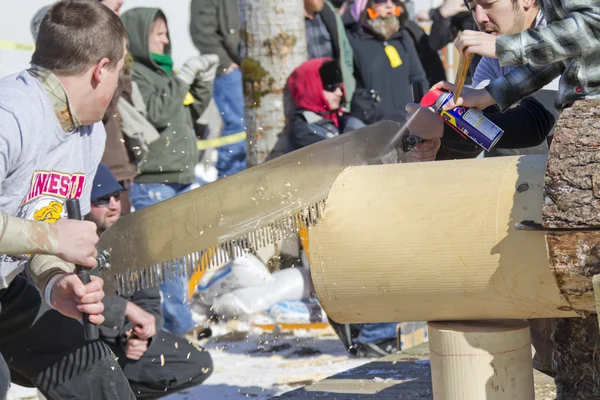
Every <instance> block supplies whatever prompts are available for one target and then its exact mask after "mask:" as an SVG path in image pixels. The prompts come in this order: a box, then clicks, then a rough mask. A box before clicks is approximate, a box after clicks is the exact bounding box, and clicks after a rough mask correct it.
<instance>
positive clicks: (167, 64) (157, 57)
mask: <svg viewBox="0 0 600 400" xmlns="http://www.w3.org/2000/svg"><path fill="white" fill-rule="evenodd" d="M150 55H151V56H152V59H153V60H154V61H155V62H156V63H157V64H158V66H159V67H161V68H162V70H163V71H165V72H166V73H167V75H168V76H171V74H172V73H173V57H171V55H170V54H156V53H151V54H150Z"/></svg>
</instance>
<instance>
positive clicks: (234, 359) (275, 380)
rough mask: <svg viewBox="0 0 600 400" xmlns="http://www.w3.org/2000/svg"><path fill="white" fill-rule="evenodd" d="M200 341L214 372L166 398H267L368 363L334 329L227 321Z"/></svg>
mask: <svg viewBox="0 0 600 400" xmlns="http://www.w3.org/2000/svg"><path fill="white" fill-rule="evenodd" d="M201 344H202V346H203V347H205V348H207V349H208V351H209V352H210V354H211V355H212V357H213V361H214V366H215V370H214V372H213V374H212V376H211V377H210V378H208V380H207V381H206V382H205V383H204V384H203V385H200V386H198V387H195V388H191V389H188V390H185V391H183V392H180V393H176V394H172V395H170V396H166V397H165V398H164V399H165V400H192V399H194V400H196V399H211V400H213V399H214V400H220V399H228V400H230V399H231V400H238V399H239V400H241V399H245V400H246V399H248V398H253V399H259V400H262V399H268V398H270V397H272V396H275V395H278V394H281V393H284V392H287V391H290V390H293V389H296V388H298V387H301V386H305V385H307V384H310V383H312V382H314V381H318V380H321V379H324V378H326V377H328V376H331V375H334V374H336V373H338V372H342V371H345V370H348V369H350V368H354V367H357V366H359V365H362V364H365V363H367V362H369V361H370V360H367V359H356V358H350V357H348V355H347V353H346V350H345V349H344V346H343V345H342V342H340V340H339V339H338V338H337V336H335V333H334V332H333V330H332V329H326V330H317V331H305V330H300V331H295V332H293V333H281V334H273V333H261V331H260V330H257V329H250V328H249V326H248V325H247V324H243V323H229V324H227V325H220V326H216V327H213V337H212V338H209V339H207V340H204V341H202V342H201ZM8 399H9V400H30V399H31V400H33V399H37V392H36V390H34V389H25V388H19V387H13V388H12V389H11V393H10V395H9V397H8Z"/></svg>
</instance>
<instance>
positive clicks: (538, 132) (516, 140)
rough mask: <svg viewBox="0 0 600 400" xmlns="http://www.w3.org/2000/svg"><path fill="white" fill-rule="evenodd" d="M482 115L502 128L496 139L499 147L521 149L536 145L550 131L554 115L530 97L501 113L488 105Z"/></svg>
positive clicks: (544, 138)
mask: <svg viewBox="0 0 600 400" xmlns="http://www.w3.org/2000/svg"><path fill="white" fill-rule="evenodd" d="M484 115H485V116H486V117H487V118H488V119H489V120H491V121H492V122H493V123H495V124H496V125H498V126H499V127H500V128H502V129H503V130H504V134H503V135H502V137H501V138H500V140H499V141H498V144H497V145H496V148H499V149H522V148H526V147H533V146H538V145H539V144H541V143H542V142H543V141H544V140H546V138H547V137H548V134H549V133H550V132H551V131H552V127H553V126H554V123H555V118H554V115H552V114H551V113H550V112H549V111H548V110H546V108H545V107H544V106H543V105H542V104H541V103H540V102H538V101H537V100H535V99H534V98H532V97H527V98H525V99H523V100H522V101H521V104H519V105H518V106H517V107H514V108H511V109H509V110H508V111H506V112H504V113H501V112H499V111H498V110H496V109H495V107H490V108H488V109H486V110H485V111H484Z"/></svg>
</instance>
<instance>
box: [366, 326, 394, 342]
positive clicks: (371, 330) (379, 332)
mask: <svg viewBox="0 0 600 400" xmlns="http://www.w3.org/2000/svg"><path fill="white" fill-rule="evenodd" d="M397 326H398V324H397V323H379V324H363V325H362V327H361V329H360V334H359V335H358V338H357V341H358V342H359V343H364V344H376V343H380V342H382V341H384V340H387V339H396V336H397V334H396V327H397Z"/></svg>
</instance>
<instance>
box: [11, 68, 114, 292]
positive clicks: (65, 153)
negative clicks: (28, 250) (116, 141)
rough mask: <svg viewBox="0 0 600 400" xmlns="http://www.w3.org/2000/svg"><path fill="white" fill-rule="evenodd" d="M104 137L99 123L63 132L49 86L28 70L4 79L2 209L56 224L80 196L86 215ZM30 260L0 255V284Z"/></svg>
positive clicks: (23, 216) (18, 215) (12, 213)
mask: <svg viewBox="0 0 600 400" xmlns="http://www.w3.org/2000/svg"><path fill="white" fill-rule="evenodd" d="M105 141H106V133H105V131H104V127H103V125H102V123H101V122H99V123H96V124H94V125H87V126H80V127H78V128H75V129H74V130H72V131H71V132H65V131H64V130H63V128H62V127H61V124H60V123H59V120H58V118H57V116H56V113H55V109H54V107H53V104H52V102H51V100H50V98H49V96H48V93H47V91H46V89H44V87H43V86H42V84H41V83H40V81H39V80H38V79H36V78H34V77H33V76H32V75H31V74H30V73H29V72H27V71H23V72H21V73H20V74H17V75H11V76H8V77H5V78H3V79H0V210H2V211H4V212H5V213H7V214H9V215H14V216H17V217H20V218H24V219H29V220H37V221H46V222H49V223H53V222H56V221H57V220H58V219H59V218H61V217H66V209H63V203H64V202H65V200H66V199H69V198H79V199H80V204H81V212H82V214H83V215H85V214H87V213H88V212H89V210H90V193H91V188H92V181H93V179H94V175H95V174H96V169H97V168H98V164H99V163H100V158H101V157H102V153H103V152H104V144H105ZM27 259H28V256H27V255H23V256H21V257H9V256H6V255H0V289H1V288H6V287H8V285H9V284H10V282H11V281H12V279H13V278H14V277H15V276H16V275H18V274H19V273H20V272H21V271H22V270H23V268H24V266H25V263H26V262H27Z"/></svg>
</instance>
